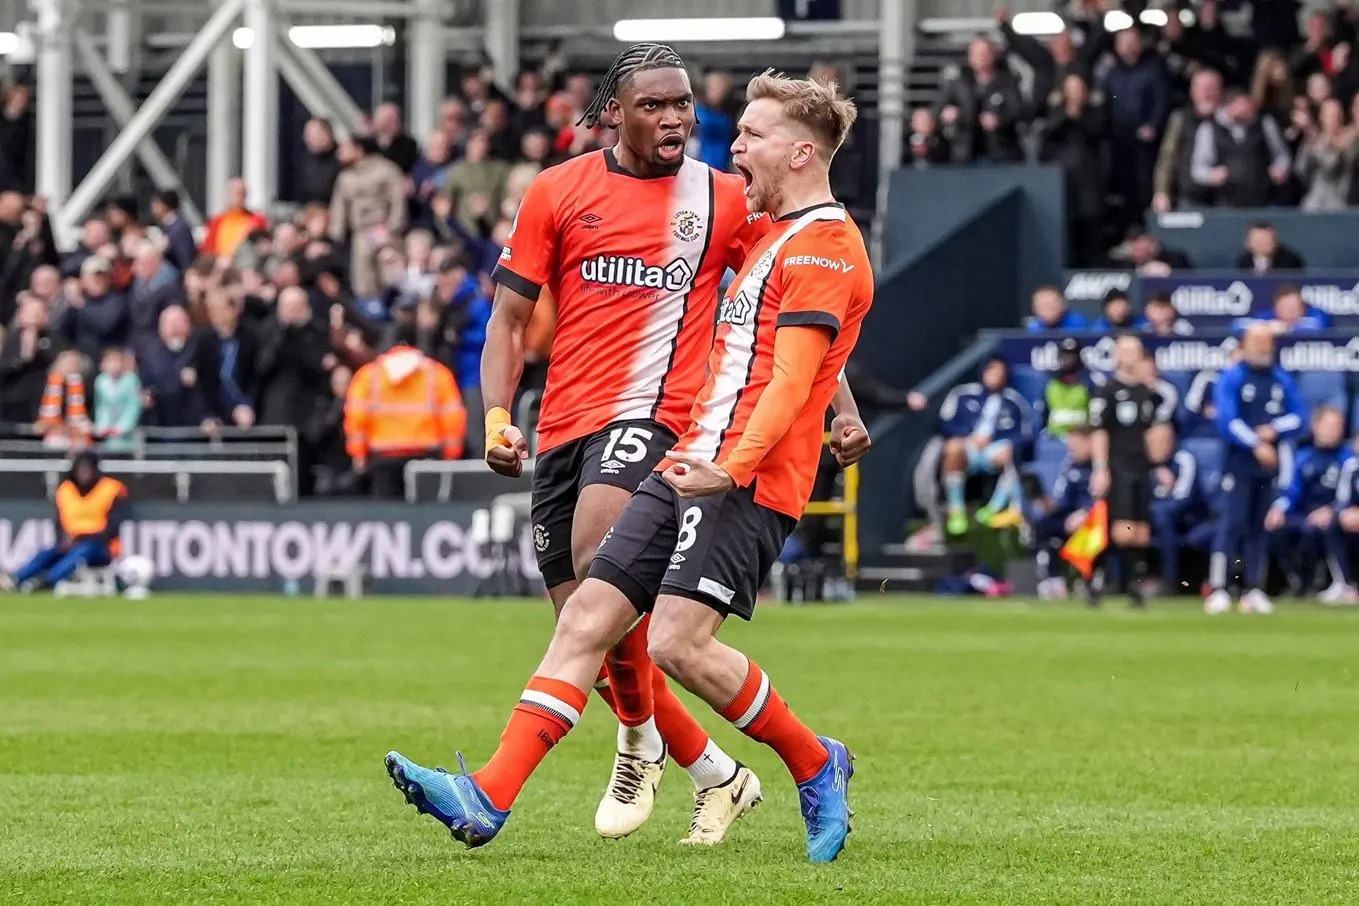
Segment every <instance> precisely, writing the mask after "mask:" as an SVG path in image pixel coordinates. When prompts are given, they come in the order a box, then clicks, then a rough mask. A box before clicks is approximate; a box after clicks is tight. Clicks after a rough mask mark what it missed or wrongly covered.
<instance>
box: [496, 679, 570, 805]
mask: <svg viewBox="0 0 1359 906" xmlns="http://www.w3.org/2000/svg"><path fill="white" fill-rule="evenodd" d="M588 701H589V697H588V696H587V694H586V692H585V690H584V689H577V688H576V687H575V686H573V685H571V684H570V683H568V682H565V681H563V680H557V679H549V678H548V677H544V676H535V677H533V678H532V679H530V680H529V682H528V686H527V688H525V689H524V692H523V694H522V695H520V696H519V704H517V705H515V706H514V711H513V712H512V713H511V714H510V722H509V723H508V724H506V725H505V732H503V733H501V734H500V748H498V749H496V751H495V754H494V755H492V756H491V760H490V761H488V762H486V766H485V767H483V768H482V769H481V770H479V771H477V772H476V773H475V774H473V775H472V779H473V780H475V781H476V783H477V786H478V787H480V788H481V791H482V792H483V793H485V794H486V796H487V798H489V799H490V800H491V804H492V805H494V806H495V807H496V808H498V809H501V810H502V811H503V810H505V809H508V808H509V807H510V806H512V805H513V804H514V800H515V799H516V798H517V797H518V796H519V791H520V790H522V789H523V788H524V784H525V783H527V782H528V779H529V777H530V776H531V775H532V774H533V772H534V771H535V770H537V769H538V765H540V764H542V762H543V759H544V758H546V757H547V753H548V752H549V751H551V749H552V747H553V746H555V745H556V744H557V743H559V742H561V740H562V737H564V736H565V735H566V734H567V733H569V732H571V728H572V727H574V726H575V725H576V724H577V723H578V722H579V721H580V714H581V712H582V711H584V710H585V704H586V702H588Z"/></svg>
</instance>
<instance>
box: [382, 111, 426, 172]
mask: <svg viewBox="0 0 1359 906" xmlns="http://www.w3.org/2000/svg"><path fill="white" fill-rule="evenodd" d="M373 139H374V140H375V141H376V142H377V147H378V151H379V153H380V154H382V156H383V157H385V158H387V159H388V160H389V161H391V162H392V163H394V164H396V165H397V166H398V167H400V168H401V172H402V173H409V172H410V171H411V167H413V166H414V165H415V162H416V161H417V160H418V159H419V158H420V145H419V144H417V143H416V141H415V139H414V137H412V136H411V135H409V134H407V132H406V130H405V128H404V127H403V126H402V124H401V108H400V107H398V106H397V105H395V104H391V103H388V104H381V105H379V106H378V108H377V109H376V110H374V111H373Z"/></svg>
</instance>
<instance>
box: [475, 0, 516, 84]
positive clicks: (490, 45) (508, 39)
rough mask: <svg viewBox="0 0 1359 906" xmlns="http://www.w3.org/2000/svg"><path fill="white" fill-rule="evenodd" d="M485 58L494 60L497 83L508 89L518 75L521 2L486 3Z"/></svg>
mask: <svg viewBox="0 0 1359 906" xmlns="http://www.w3.org/2000/svg"><path fill="white" fill-rule="evenodd" d="M482 6H483V8H484V10H485V13H486V15H485V19H484V20H483V21H485V23H486V31H485V35H484V38H485V41H486V56H488V57H490V59H491V68H492V69H493V70H494V72H495V80H496V82H497V83H498V84H499V85H501V86H503V87H505V88H509V87H511V86H513V85H514V79H515V76H516V75H518V74H519V41H520V39H521V38H522V37H523V35H521V34H520V29H519V0H483V3H482Z"/></svg>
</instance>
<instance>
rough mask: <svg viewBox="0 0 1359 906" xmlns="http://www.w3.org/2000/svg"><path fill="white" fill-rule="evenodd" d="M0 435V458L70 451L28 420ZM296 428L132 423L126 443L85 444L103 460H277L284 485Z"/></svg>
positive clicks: (291, 478) (294, 469)
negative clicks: (211, 427)
mask: <svg viewBox="0 0 1359 906" xmlns="http://www.w3.org/2000/svg"><path fill="white" fill-rule="evenodd" d="M8 433H9V434H10V437H8V438H0V459H7V460H12V459H44V458H50V457H53V456H65V455H68V454H69V453H70V452H71V451H69V450H67V449H65V448H57V447H53V446H51V445H50V444H48V443H47V442H45V441H43V440H40V439H38V435H37V433H36V432H35V431H34V430H33V428H32V426H30V425H14V426H10V427H9V428H8ZM297 445H298V441H297V429H295V428H292V427H286V426H278V427H275V426H264V427H258V428H235V427H222V428H219V429H217V430H215V431H214V432H212V433H207V432H205V431H203V430H202V429H201V428H155V427H144V428H137V429H136V430H135V431H133V433H132V434H131V435H130V436H129V437H128V438H127V443H126V444H113V445H110V444H107V443H95V444H93V445H92V446H91V447H90V449H92V450H94V451H95V452H96V453H98V454H99V455H100V456H101V458H103V459H104V460H105V461H107V462H110V463H112V462H114V461H121V462H155V461H159V462H166V461H181V460H183V461H187V462H194V461H197V462H204V461H217V462H259V463H264V464H271V463H278V464H280V465H282V466H283V467H284V468H286V470H287V474H288V483H289V487H290V488H296V487H297V486H298V453H297Z"/></svg>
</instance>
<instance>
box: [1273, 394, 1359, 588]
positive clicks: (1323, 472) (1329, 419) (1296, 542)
mask: <svg viewBox="0 0 1359 906" xmlns="http://www.w3.org/2000/svg"><path fill="white" fill-rule="evenodd" d="M1344 444H1345V415H1344V413H1343V412H1341V411H1340V410H1339V409H1336V408H1334V407H1332V406H1318V407H1317V408H1316V411H1315V412H1313V413H1312V445H1311V446H1308V447H1304V448H1303V449H1301V450H1299V451H1298V452H1297V453H1296V454H1295V455H1294V456H1293V457H1292V461H1291V463H1288V464H1287V466H1286V467H1285V468H1283V469H1281V472H1282V474H1281V475H1280V477H1279V495H1278V497H1277V498H1275V500H1274V505H1273V506H1272V507H1271V508H1270V510H1269V515H1268V516H1267V517H1265V528H1266V529H1268V530H1269V533H1270V535H1271V539H1272V542H1273V543H1272V547H1273V550H1274V552H1275V555H1276V556H1277V557H1278V558H1279V561H1280V562H1281V563H1282V564H1284V566H1285V568H1286V569H1287V570H1288V571H1289V573H1290V575H1291V576H1295V577H1297V579H1296V582H1295V584H1296V585H1297V586H1298V587H1299V588H1301V589H1302V590H1307V588H1308V586H1309V585H1310V583H1311V578H1312V572H1313V569H1314V567H1315V565H1316V558H1317V556H1318V555H1324V556H1325V558H1326V564H1327V566H1328V567H1329V569H1330V571H1331V587H1330V588H1328V589H1326V590H1325V591H1323V592H1322V593H1321V595H1320V597H1321V598H1322V600H1330V599H1332V598H1338V597H1345V596H1346V590H1347V589H1349V588H1350V587H1351V585H1352V584H1353V583H1352V582H1351V579H1350V571H1349V563H1348V560H1349V555H1348V553H1347V551H1346V549H1345V540H1344V538H1343V537H1342V536H1341V534H1340V524H1339V522H1338V521H1337V519H1336V511H1335V506H1336V497H1337V496H1338V492H1339V490H1340V476H1341V473H1342V471H1343V470H1344V468H1345V463H1347V462H1348V461H1349V459H1350V457H1351V456H1352V454H1351V452H1350V450H1349V449H1348V448H1347V447H1345V445H1344Z"/></svg>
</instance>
